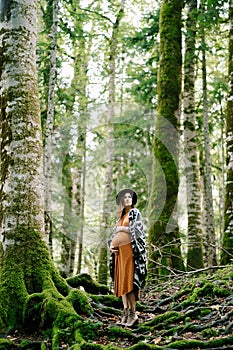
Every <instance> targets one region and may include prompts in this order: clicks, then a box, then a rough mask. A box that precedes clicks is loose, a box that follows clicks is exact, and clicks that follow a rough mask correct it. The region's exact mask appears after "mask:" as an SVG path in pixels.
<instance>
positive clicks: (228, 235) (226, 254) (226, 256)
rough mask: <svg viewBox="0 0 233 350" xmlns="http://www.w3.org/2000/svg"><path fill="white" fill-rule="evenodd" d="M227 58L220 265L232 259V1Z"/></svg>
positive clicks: (230, 3) (230, 5)
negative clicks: (222, 224)
mask: <svg viewBox="0 0 233 350" xmlns="http://www.w3.org/2000/svg"><path fill="white" fill-rule="evenodd" d="M229 27H230V29H229V57H228V79H229V84H228V86H229V91H228V100H227V121H226V139H227V154H226V164H227V179H226V194H225V217H224V236H223V244H222V251H221V263H222V264H228V263H231V262H232V259H233V163H232V160H233V137H232V135H233V1H232V0H230V1H229Z"/></svg>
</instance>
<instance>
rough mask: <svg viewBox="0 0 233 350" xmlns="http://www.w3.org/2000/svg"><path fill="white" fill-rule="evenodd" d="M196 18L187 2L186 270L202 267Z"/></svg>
mask: <svg viewBox="0 0 233 350" xmlns="http://www.w3.org/2000/svg"><path fill="white" fill-rule="evenodd" d="M196 21H197V1H190V3H189V5H188V12H187V20H186V36H185V59H184V93H183V105H184V149H185V175H186V191H187V192H186V193H187V212H188V252H187V268H188V269H199V268H202V267H203V252H202V234H203V233H202V218H201V192H200V179H199V165H198V157H197V137H196V130H195V116H196V114H195V66H196V48H195V46H196Z"/></svg>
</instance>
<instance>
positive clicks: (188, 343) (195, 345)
mask: <svg viewBox="0 0 233 350" xmlns="http://www.w3.org/2000/svg"><path fill="white" fill-rule="evenodd" d="M232 344H233V336H229V337H225V338H220V339H214V340H208V341H201V340H179V341H176V342H173V343H170V344H169V349H183V350H187V349H214V348H219V347H223V346H226V345H232ZM164 349H166V348H164Z"/></svg>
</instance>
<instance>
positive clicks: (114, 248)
mask: <svg viewBox="0 0 233 350" xmlns="http://www.w3.org/2000/svg"><path fill="white" fill-rule="evenodd" d="M110 251H111V252H112V253H114V254H116V255H118V254H119V253H120V251H119V248H118V247H112V246H111V247H110Z"/></svg>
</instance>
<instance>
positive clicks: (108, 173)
mask: <svg viewBox="0 0 233 350" xmlns="http://www.w3.org/2000/svg"><path fill="white" fill-rule="evenodd" d="M124 6H125V0H124V1H122V2H121V6H120V10H119V12H118V14H117V17H116V20H115V23H114V24H113V28H112V36H111V39H110V48H109V99H108V111H107V136H106V169H105V185H104V199H103V213H102V219H101V227H100V231H101V233H100V235H101V237H100V253H99V271H98V281H99V283H102V284H107V280H108V247H107V240H108V238H109V236H110V234H111V226H110V217H111V214H112V206H111V204H110V203H111V200H112V175H113V155H114V152H113V151H114V142H113V120H114V115H115V75H116V59H117V40H118V38H117V35H118V31H119V26H120V21H121V19H122V18H123V16H124Z"/></svg>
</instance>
